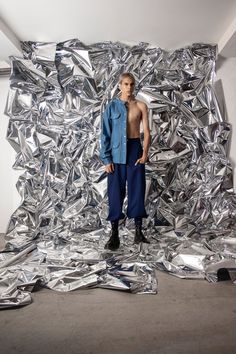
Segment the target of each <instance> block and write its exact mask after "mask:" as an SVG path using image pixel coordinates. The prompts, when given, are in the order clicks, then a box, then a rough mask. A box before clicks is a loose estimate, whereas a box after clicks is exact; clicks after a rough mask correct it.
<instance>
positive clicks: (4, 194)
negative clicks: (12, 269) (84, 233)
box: [0, 77, 23, 233]
mask: <svg viewBox="0 0 236 354" xmlns="http://www.w3.org/2000/svg"><path fill="white" fill-rule="evenodd" d="M8 89H9V78H8V77H4V78H0V168H1V170H0V171H1V172H0V232H1V233H2V232H6V228H7V224H8V221H9V219H10V216H11V214H12V213H13V212H14V210H15V209H16V208H17V206H18V205H19V203H20V200H21V198H20V196H19V194H18V192H17V189H16V187H15V184H16V182H17V179H18V176H19V175H20V174H22V173H23V171H15V170H13V169H12V165H13V163H14V161H15V154H16V153H15V151H14V149H13V148H12V147H11V145H10V144H9V143H8V141H7V140H6V133H7V126H8V117H7V116H6V115H4V113H3V112H4V109H5V105H6V100H7V94H8Z"/></svg>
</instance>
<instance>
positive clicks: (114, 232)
mask: <svg viewBox="0 0 236 354" xmlns="http://www.w3.org/2000/svg"><path fill="white" fill-rule="evenodd" d="M119 247H120V239H119V230H118V222H117V221H115V222H112V223H111V236H110V238H109V240H108V241H107V243H106V244H105V249H109V250H111V251H115V250H117V249H118V248H119Z"/></svg>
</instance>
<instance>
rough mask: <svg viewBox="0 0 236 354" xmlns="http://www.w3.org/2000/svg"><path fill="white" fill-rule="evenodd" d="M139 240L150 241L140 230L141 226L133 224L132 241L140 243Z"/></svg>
mask: <svg viewBox="0 0 236 354" xmlns="http://www.w3.org/2000/svg"><path fill="white" fill-rule="evenodd" d="M140 242H144V243H150V241H148V239H146V237H145V236H144V234H143V232H142V226H141V225H135V237H134V243H140Z"/></svg>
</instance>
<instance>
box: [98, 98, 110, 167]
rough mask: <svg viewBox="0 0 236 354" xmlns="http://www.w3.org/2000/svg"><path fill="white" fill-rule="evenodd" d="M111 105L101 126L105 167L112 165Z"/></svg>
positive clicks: (102, 157)
mask: <svg viewBox="0 0 236 354" xmlns="http://www.w3.org/2000/svg"><path fill="white" fill-rule="evenodd" d="M109 117H110V104H109V103H108V105H107V107H106V109H105V111H104V113H103V115H102V124H101V137H100V140H101V149H100V159H101V160H102V162H103V163H104V165H108V164H110V163H112V157H111V144H110V140H111V122H110V119H109Z"/></svg>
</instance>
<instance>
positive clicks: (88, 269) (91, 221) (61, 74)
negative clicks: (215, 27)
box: [0, 39, 236, 307]
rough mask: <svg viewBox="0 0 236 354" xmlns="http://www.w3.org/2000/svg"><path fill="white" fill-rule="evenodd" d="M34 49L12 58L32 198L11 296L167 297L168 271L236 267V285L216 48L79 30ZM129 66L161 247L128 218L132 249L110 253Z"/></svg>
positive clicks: (4, 269) (25, 202) (26, 186)
mask: <svg viewBox="0 0 236 354" xmlns="http://www.w3.org/2000/svg"><path fill="white" fill-rule="evenodd" d="M22 51H23V58H20V57H11V62H12V70H11V76H10V88H9V95H8V99H7V103H6V109H5V113H6V114H7V115H8V116H9V126H8V131H7V139H8V141H9V143H10V144H11V145H12V147H13V148H14V149H15V151H16V160H15V163H14V166H13V167H14V168H15V169H21V170H22V175H21V176H20V178H19V180H18V182H17V189H18V191H19V194H20V195H21V204H20V206H19V207H18V208H17V210H16V211H15V212H14V213H13V215H12V216H11V219H10V221H9V225H8V228H7V232H6V237H5V240H6V246H5V250H4V252H3V253H1V254H0V257H1V258H0V260H1V264H0V274H1V280H0V284H1V285H0V289H1V290H0V291H1V295H0V305H1V306H2V307H12V306H19V305H25V304H28V303H30V302H31V296H30V292H31V291H33V290H34V289H36V285H41V286H45V287H48V288H50V289H53V290H57V291H72V290H75V289H81V288H88V287H102V288H107V289H118V290H124V291H130V292H132V293H138V294H146V293H149V294H156V293H157V278H156V274H155V271H156V269H159V270H165V271H168V272H170V273H171V274H173V275H176V276H178V277H182V278H202V279H207V280H208V281H217V280H218V276H217V274H218V271H219V270H220V269H221V268H226V269H228V271H229V276H230V277H231V279H232V281H233V282H234V281H235V279H236V264H235V259H236V246H235V245H236V242H235V237H234V229H235V210H236V209H235V202H236V199H235V195H234V193H233V178H232V167H231V164H230V162H229V160H228V150H229V139H230V133H231V126H230V124H229V123H227V122H226V121H225V118H224V117H223V116H222V113H221V110H220V107H219V105H218V102H217V98H216V95H215V91H214V78H215V61H216V55H217V53H216V47H215V46H211V45H207V44H201V43H195V44H193V45H191V46H189V47H186V48H180V49H178V50H175V51H170V52H167V51H164V50H162V49H161V48H155V47H151V46H150V45H149V44H148V43H143V42H141V43H139V44H137V45H135V46H128V45H125V44H124V43H120V42H116V43H114V42H100V43H94V44H92V45H85V44H84V43H82V42H80V41H79V40H77V39H74V40H69V41H66V42H63V43H58V44H56V43H37V42H22ZM124 71H130V72H132V73H133V74H134V76H135V78H136V91H135V94H136V96H137V98H138V99H140V100H142V101H144V102H146V103H147V105H148V107H149V120H150V127H151V134H152V144H151V148H150V154H149V162H148V163H147V164H146V179H147V192H146V210H147V212H148V214H149V217H148V218H147V219H146V220H144V232H145V234H146V236H147V237H148V238H149V239H150V241H151V244H150V245H140V246H136V245H133V237H134V229H133V220H125V222H123V223H122V224H121V225H120V235H121V248H120V249H119V250H118V251H116V252H107V251H105V250H104V244H105V242H106V240H107V238H108V237H109V236H108V235H109V224H108V223H107V221H106V220H105V219H106V216H107V211H108V206H107V193H106V183H107V181H106V174H105V172H104V167H103V166H102V164H101V162H100V160H99V137H100V124H101V114H102V112H103V110H104V108H105V105H106V104H107V102H108V101H109V100H110V99H111V98H113V97H115V96H116V95H117V94H118V93H119V91H118V78H119V75H120V74H121V73H122V72H124ZM124 204H125V205H124V207H125V208H126V206H127V199H126V200H125V203H124ZM125 208H124V209H125Z"/></svg>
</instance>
